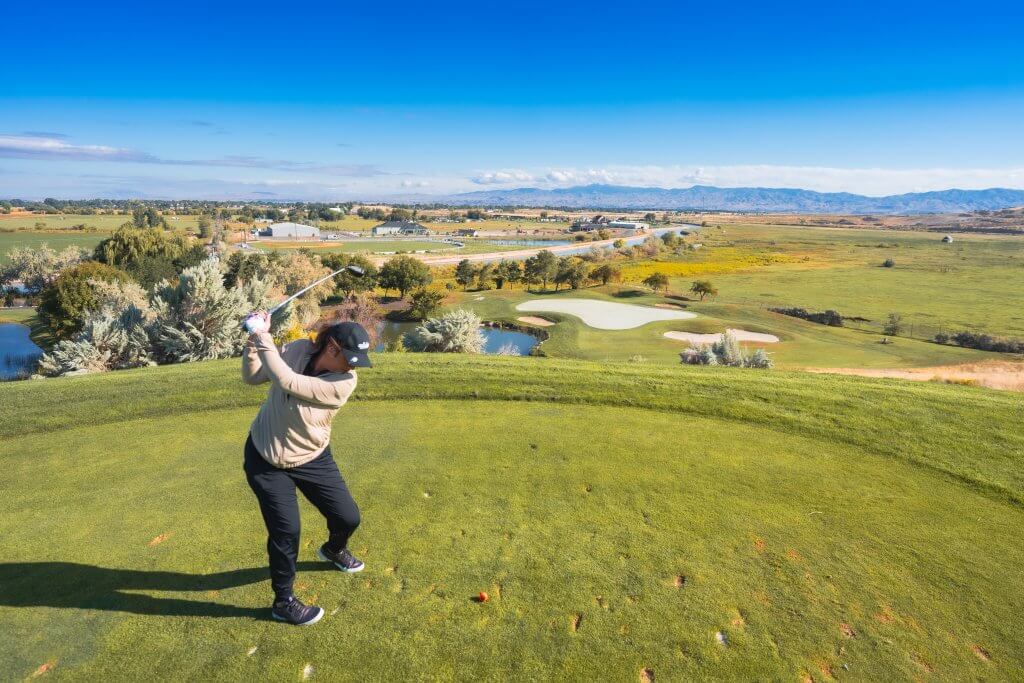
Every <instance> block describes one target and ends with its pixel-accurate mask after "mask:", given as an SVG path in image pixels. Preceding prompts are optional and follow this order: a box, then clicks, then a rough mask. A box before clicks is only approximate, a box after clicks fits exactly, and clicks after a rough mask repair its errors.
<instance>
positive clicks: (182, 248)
mask: <svg viewBox="0 0 1024 683" xmlns="http://www.w3.org/2000/svg"><path fill="white" fill-rule="evenodd" d="M190 240H191V238H189V237H186V236H184V235H171V236H168V235H167V234H166V233H165V232H164V231H163V230H158V229H155V228H135V227H132V225H131V224H130V223H129V224H127V225H124V226H121V227H120V228H118V229H117V230H116V231H115V232H114V234H112V235H111V236H110V237H108V238H106V239H105V240H103V241H102V242H100V243H99V244H97V245H96V250H95V252H94V254H93V258H95V259H96V260H97V261H99V262H100V263H106V264H109V265H112V266H117V267H118V268H123V269H124V270H127V271H131V270H132V269H133V268H136V267H137V266H138V265H139V263H140V261H142V260H143V259H145V258H147V257H154V256H156V257H165V258H167V259H170V260H172V261H173V260H174V259H176V258H180V257H182V256H184V255H185V252H187V251H188V250H189V249H190V248H191V246H192V244H191V242H190Z"/></svg>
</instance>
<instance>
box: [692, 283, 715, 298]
mask: <svg viewBox="0 0 1024 683" xmlns="http://www.w3.org/2000/svg"><path fill="white" fill-rule="evenodd" d="M690 291H691V292H693V293H694V294H696V295H697V296H699V297H700V300H701V301H704V297H706V296H718V289H716V288H715V286H714V285H713V284H712V283H711V281H710V280H697V281H696V282H694V283H693V284H692V285H690Z"/></svg>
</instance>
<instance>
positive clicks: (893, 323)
mask: <svg viewBox="0 0 1024 683" xmlns="http://www.w3.org/2000/svg"><path fill="white" fill-rule="evenodd" d="M902 321H903V317H902V316H901V315H900V314H899V313H890V314H889V317H888V318H886V320H885V326H884V327H883V328H882V334H886V335H888V336H890V337H896V336H898V335H899V333H900V332H902V331H903V322H902Z"/></svg>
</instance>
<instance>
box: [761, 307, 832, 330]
mask: <svg viewBox="0 0 1024 683" xmlns="http://www.w3.org/2000/svg"><path fill="white" fill-rule="evenodd" d="M768 310H769V311H772V312H773V313H781V314H782V315H788V316H790V317H792V318H801V319H802V320H808V321H810V322H812V323H819V324H821V325H828V326H829V327H842V326H843V316H841V315H840V314H839V311H834V310H832V309H829V310H827V311H825V312H816V311H808V310H807V309H806V308H769V309H768Z"/></svg>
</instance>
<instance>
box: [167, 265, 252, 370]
mask: <svg viewBox="0 0 1024 683" xmlns="http://www.w3.org/2000/svg"><path fill="white" fill-rule="evenodd" d="M266 293H267V288H266V285H264V284H263V282H262V281H259V280H255V281H252V282H249V283H246V284H245V285H243V286H240V287H236V288H234V289H228V288H226V287H225V286H224V279H223V277H222V276H221V272H220V268H219V267H218V265H217V263H216V262H214V261H204V262H203V263H201V264H199V265H198V266H194V267H192V268H188V269H186V270H185V271H184V272H183V273H182V274H181V277H180V278H179V279H178V282H177V284H174V285H172V284H170V283H168V282H164V283H162V284H161V286H160V287H158V288H157V290H156V291H155V292H154V293H153V297H152V305H153V310H154V312H155V314H156V320H155V322H154V325H153V328H152V330H151V337H152V339H153V345H154V350H155V355H156V356H157V360H158V361H160V362H162V363H187V362H191V361H197V360H213V359H216V358H229V357H231V356H236V355H238V354H239V353H241V351H242V346H243V345H244V344H245V339H246V332H245V330H244V329H242V326H241V324H240V323H239V321H241V320H242V318H243V317H244V316H245V314H246V313H248V312H249V311H253V310H258V309H261V308H265V307H266Z"/></svg>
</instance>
